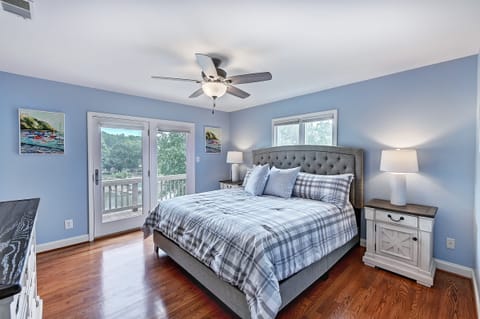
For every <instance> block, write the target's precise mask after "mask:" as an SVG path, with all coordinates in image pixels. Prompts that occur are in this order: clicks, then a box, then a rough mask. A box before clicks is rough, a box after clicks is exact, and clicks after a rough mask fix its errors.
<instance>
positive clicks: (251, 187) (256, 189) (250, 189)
mask: <svg viewBox="0 0 480 319" xmlns="http://www.w3.org/2000/svg"><path fill="white" fill-rule="evenodd" d="M269 172H270V169H269V167H268V164H265V165H263V166H257V167H255V168H254V169H253V170H252V173H251V174H250V177H249V178H248V180H247V184H246V185H245V191H246V192H247V193H250V194H252V195H255V196H258V195H262V194H263V190H264V189H265V184H266V183H267V179H268V173H269Z"/></svg>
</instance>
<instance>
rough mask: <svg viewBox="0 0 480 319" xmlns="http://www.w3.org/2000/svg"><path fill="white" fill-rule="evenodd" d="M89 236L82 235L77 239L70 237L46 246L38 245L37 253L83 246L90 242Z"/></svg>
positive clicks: (45, 244)
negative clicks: (77, 245) (78, 245)
mask: <svg viewBox="0 0 480 319" xmlns="http://www.w3.org/2000/svg"><path fill="white" fill-rule="evenodd" d="M88 241H89V240H88V235H80V236H76V237H70V238H66V239H61V240H56V241H51V242H48V243H44V244H39V245H37V253H41V252H44V251H49V250H54V249H58V248H63V247H67V246H72V245H76V244H81V243H85V242H88Z"/></svg>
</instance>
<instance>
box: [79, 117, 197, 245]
mask: <svg viewBox="0 0 480 319" xmlns="http://www.w3.org/2000/svg"><path fill="white" fill-rule="evenodd" d="M96 118H106V119H108V118H111V119H114V120H128V121H145V122H148V138H149V142H148V145H149V150H148V152H149V157H148V159H149V165H148V166H149V167H150V174H149V175H150V176H157V165H153V166H152V163H156V160H157V150H156V141H155V138H156V130H158V129H161V130H177V131H180V130H181V131H188V132H189V135H188V138H187V193H188V194H192V193H194V192H195V124H194V123H189V122H179V121H169V120H160V119H152V118H145V117H135V116H128V115H118V114H111V113H98V112H87V144H88V145H87V147H88V152H87V161H88V175H87V180H88V239H89V241H93V240H94V239H95V207H94V202H93V198H94V189H95V185H94V184H95V177H94V170H95V167H94V162H93V154H94V153H95V147H96V146H97V143H96V141H95V136H96V134H95V132H94V129H95V125H96V123H95V122H96V121H95V120H96ZM149 186H150V192H149V194H144V196H148V198H149V200H147V203H149V204H150V207H152V208H153V207H155V205H156V196H150V195H151V194H156V191H157V181H156V178H150V181H149ZM147 209H148V208H147ZM145 213H148V211H147V212H145Z"/></svg>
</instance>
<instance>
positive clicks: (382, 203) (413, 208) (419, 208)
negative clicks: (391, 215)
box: [365, 199, 438, 218]
mask: <svg viewBox="0 0 480 319" xmlns="http://www.w3.org/2000/svg"><path fill="white" fill-rule="evenodd" d="M365 206H366V207H372V208H379V209H385V210H390V211H394V212H400V213H405V214H411V215H417V216H424V217H431V218H433V217H435V214H436V213H437V209H438V208H437V207H433V206H425V205H416V204H407V205H405V206H396V205H392V204H390V202H389V201H388V200H384V199H372V200H370V201H369V202H368V203H367V204H365Z"/></svg>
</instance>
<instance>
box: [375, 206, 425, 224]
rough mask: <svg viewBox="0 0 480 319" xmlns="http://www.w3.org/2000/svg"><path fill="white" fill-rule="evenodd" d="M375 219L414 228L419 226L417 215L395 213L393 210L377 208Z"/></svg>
mask: <svg viewBox="0 0 480 319" xmlns="http://www.w3.org/2000/svg"><path fill="white" fill-rule="evenodd" d="M375 219H376V220H378V221H382V222H385V223H390V224H395V225H402V226H407V227H412V228H417V227H418V218H417V217H416V216H412V215H407V214H401V213H394V212H391V211H385V210H380V209H377V210H376V214H375Z"/></svg>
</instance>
